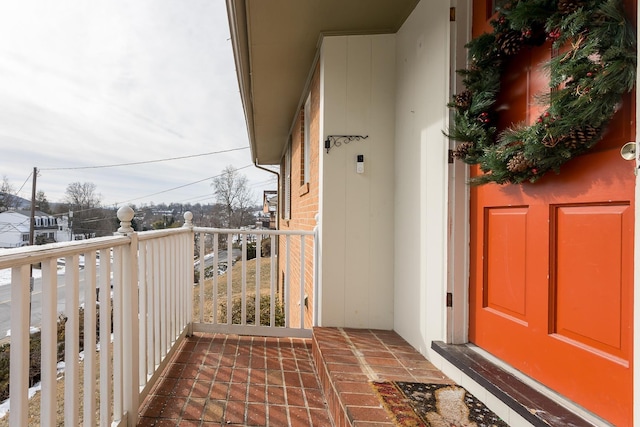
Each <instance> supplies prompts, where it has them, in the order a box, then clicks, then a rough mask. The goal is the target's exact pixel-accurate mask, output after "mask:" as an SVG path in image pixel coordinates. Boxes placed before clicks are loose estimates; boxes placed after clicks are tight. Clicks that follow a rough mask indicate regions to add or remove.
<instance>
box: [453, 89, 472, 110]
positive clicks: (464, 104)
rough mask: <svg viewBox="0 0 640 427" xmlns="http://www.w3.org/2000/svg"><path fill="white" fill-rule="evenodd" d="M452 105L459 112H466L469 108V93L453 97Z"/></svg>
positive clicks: (466, 91) (465, 92)
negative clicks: (453, 104)
mask: <svg viewBox="0 0 640 427" xmlns="http://www.w3.org/2000/svg"><path fill="white" fill-rule="evenodd" d="M454 103H455V105H456V108H457V109H459V110H467V109H468V108H469V107H470V106H471V92H469V91H468V90H465V91H464V92H461V93H459V94H457V95H456V96H455V99H454Z"/></svg>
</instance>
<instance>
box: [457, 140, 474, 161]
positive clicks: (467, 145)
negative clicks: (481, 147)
mask: <svg viewBox="0 0 640 427" xmlns="http://www.w3.org/2000/svg"><path fill="white" fill-rule="evenodd" d="M472 147H473V142H461V143H460V144H458V146H457V147H456V148H455V149H454V150H453V157H455V158H456V159H464V158H465V157H467V156H468V155H469V150H471V148H472Z"/></svg>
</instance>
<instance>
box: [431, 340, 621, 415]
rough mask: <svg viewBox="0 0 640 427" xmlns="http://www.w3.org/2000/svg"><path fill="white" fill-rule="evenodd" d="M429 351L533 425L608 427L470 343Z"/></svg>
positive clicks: (438, 343) (435, 345)
mask: <svg viewBox="0 0 640 427" xmlns="http://www.w3.org/2000/svg"><path fill="white" fill-rule="evenodd" d="M431 348H432V349H433V350H434V351H435V352H436V353H438V354H439V355H440V356H442V357H443V358H444V359H445V360H447V361H448V362H449V363H451V364H452V365H453V366H455V367H456V368H457V369H459V370H460V371H461V372H462V373H463V374H465V375H467V376H468V377H470V378H471V379H472V380H473V381H475V382H476V383H478V384H479V385H480V386H481V387H483V388H484V389H486V390H487V391H488V392H489V393H491V394H493V395H494V396H495V397H496V398H498V399H500V400H501V401H502V402H503V403H504V404H506V405H507V406H508V407H509V408H511V410H513V411H514V412H516V413H517V414H518V415H520V416H521V417H522V418H524V419H525V420H527V421H528V422H529V423H531V424H532V425H534V426H541V427H549V426H576V427H578V426H580V427H582V426H603V425H604V426H606V425H611V424H609V423H607V422H606V421H605V420H603V419H602V418H599V417H597V416H596V415H593V414H591V413H589V412H588V411H586V410H584V409H582V408H579V407H578V406H577V405H575V404H573V403H571V402H569V401H567V400H566V399H564V398H562V397H561V396H559V395H557V394H556V393H554V392H553V391H551V390H549V389H547V388H546V387H544V386H543V385H542V384H540V383H537V382H536V381H535V380H533V379H530V378H528V377H525V376H524V375H523V374H522V373H520V372H517V371H516V370H515V369H513V368H511V367H509V366H507V365H506V364H503V363H501V362H500V361H498V360H497V359H495V358H494V357H493V356H491V355H489V354H487V353H486V352H484V351H483V350H481V349H479V348H478V347H476V346H474V345H472V344H462V345H454V344H445V343H444V342H442V341H433V342H432V343H431ZM492 359H493V360H492ZM560 401H564V402H565V403H566V405H567V406H565V405H563V404H561V403H559V402H560ZM569 405H570V406H574V408H569V407H568V406H569Z"/></svg>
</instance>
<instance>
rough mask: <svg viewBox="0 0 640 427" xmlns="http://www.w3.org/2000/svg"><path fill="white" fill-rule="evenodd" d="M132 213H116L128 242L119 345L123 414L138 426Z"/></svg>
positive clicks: (135, 260) (135, 240) (125, 209)
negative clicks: (120, 350) (129, 239)
mask: <svg viewBox="0 0 640 427" xmlns="http://www.w3.org/2000/svg"><path fill="white" fill-rule="evenodd" d="M133 214H134V212H133V209H131V208H130V207H129V206H123V207H121V208H120V209H118V219H119V220H120V224H121V227H120V228H119V229H118V234H121V235H125V236H129V237H130V238H131V241H130V242H129V245H128V246H126V247H125V250H124V256H123V265H122V272H123V297H122V325H123V328H122V343H123V350H124V351H123V360H122V362H123V363H122V365H123V366H122V376H123V392H124V393H123V410H124V412H125V413H126V414H127V424H128V425H131V426H135V425H136V424H137V422H138V406H139V396H140V382H139V376H138V374H139V372H138V371H139V364H138V359H139V357H140V348H139V341H138V339H139V338H138V334H139V331H138V329H139V320H138V234H137V233H136V232H135V231H134V230H133V228H132V227H131V220H132V219H133Z"/></svg>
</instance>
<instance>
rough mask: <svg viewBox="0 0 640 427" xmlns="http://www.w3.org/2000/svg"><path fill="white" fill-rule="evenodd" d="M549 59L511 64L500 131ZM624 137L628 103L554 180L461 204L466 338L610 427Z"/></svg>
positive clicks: (627, 167)
mask: <svg viewBox="0 0 640 427" xmlns="http://www.w3.org/2000/svg"><path fill="white" fill-rule="evenodd" d="M489 3H492V1H491V0H474V11H476V12H474V20H473V23H474V36H477V35H478V34H480V33H481V32H483V31H489V30H490V26H489V25H488V19H489V17H488V15H489V12H488V11H490V10H491V7H492V5H491V4H489ZM627 3H629V5H628V6H630V7H631V9H629V8H628V9H627V10H631V11H632V13H634V14H635V1H633V2H632V1H629V2H627ZM634 16H635V15H634ZM550 55H551V49H550V46H549V45H544V46H541V47H539V48H533V49H523V50H522V51H521V52H520V53H519V54H518V55H517V56H516V57H514V58H512V59H511V61H510V63H509V64H508V67H507V70H506V71H505V72H504V73H503V81H502V90H501V94H500V96H499V97H498V103H497V104H496V105H497V106H498V108H499V113H500V120H501V121H500V122H499V125H500V126H501V127H502V128H504V127H506V126H509V125H510V124H511V123H517V122H520V121H525V122H527V123H532V121H534V120H535V119H536V117H537V116H538V115H539V114H540V112H541V108H540V107H539V106H537V105H535V103H534V98H535V96H536V94H538V93H540V92H541V91H542V90H543V89H545V88H546V81H545V74H544V71H542V70H541V69H540V64H541V63H542V62H544V61H546V60H547V59H548V58H549V57H550ZM634 138H635V103H634V96H632V95H630V96H628V97H626V98H625V99H624V101H623V104H622V107H621V109H620V111H618V113H617V114H616V116H615V117H614V119H613V120H612V122H611V123H610V124H609V127H608V129H607V131H606V132H605V136H604V138H603V140H602V141H600V142H599V143H598V144H597V145H596V147H594V149H592V150H591V151H590V152H589V153H588V154H586V155H583V156H581V157H578V158H576V159H573V160H572V161H570V162H568V163H566V164H565V165H563V166H562V169H561V172H560V174H559V175H555V174H553V173H552V174H548V175H547V176H545V177H543V178H541V179H540V180H539V181H537V182H536V183H535V184H529V183H527V184H521V185H502V186H500V185H496V184H488V185H483V186H480V187H472V188H471V202H470V219H471V224H470V225H471V243H470V250H471V261H470V269H471V270H470V271H471V276H470V325H469V338H470V340H471V341H472V342H474V343H475V344H477V345H478V346H480V347H482V348H483V349H485V350H487V351H488V352H490V353H492V354H494V355H495V356H497V357H499V358H500V359H502V360H504V361H505V362H507V363H509V364H511V365H513V366H514V367H516V368H517V369H519V370H521V371H522V372H524V373H526V374H527V375H529V376H531V377H533V378H535V379H536V380H538V381H540V382H542V383H543V384H545V385H547V386H548V387H550V388H551V389H554V390H556V391H557V392H559V393H561V394H562V395H564V396H566V397H567V398H569V399H571V400H573V401H575V402H577V403H578V404H580V405H582V406H584V407H585V408H587V409H588V410H590V411H592V412H594V413H596V414H598V415H600V416H601V417H603V418H605V419H607V420H609V421H611V422H613V423H615V424H617V425H631V424H632V422H631V420H632V368H633V367H632V338H633V331H632V318H633V305H632V303H633V251H634V248H633V235H634V215H635V200H634V186H635V177H634V174H633V165H632V162H627V161H625V160H623V159H622V158H621V157H620V154H619V150H620V147H621V146H622V145H623V144H624V143H626V142H628V141H632V140H634ZM478 173H480V171H479V170H478V168H477V167H472V175H476V174H478Z"/></svg>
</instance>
